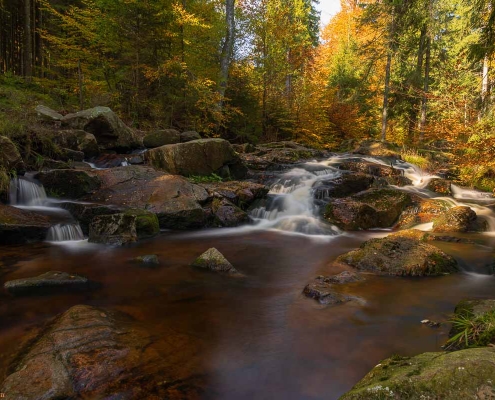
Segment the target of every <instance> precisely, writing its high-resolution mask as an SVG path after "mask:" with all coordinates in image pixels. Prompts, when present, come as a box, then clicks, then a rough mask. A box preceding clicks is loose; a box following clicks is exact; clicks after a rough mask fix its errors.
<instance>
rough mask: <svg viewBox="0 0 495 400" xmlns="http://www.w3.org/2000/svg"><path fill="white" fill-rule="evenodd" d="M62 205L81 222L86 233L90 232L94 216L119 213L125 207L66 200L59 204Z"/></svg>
mask: <svg viewBox="0 0 495 400" xmlns="http://www.w3.org/2000/svg"><path fill="white" fill-rule="evenodd" d="M59 205H60V207H62V208H63V209H65V210H67V211H69V212H70V213H71V215H72V216H73V217H74V218H75V219H76V220H77V221H78V222H79V224H80V225H81V229H82V231H83V232H84V233H86V234H87V233H88V232H89V224H90V223H91V221H92V220H93V218H94V217H95V216H97V215H109V214H118V213H121V212H122V211H123V208H119V207H116V206H112V205H107V204H94V203H80V202H77V203H73V202H70V201H66V202H63V203H60V204H59Z"/></svg>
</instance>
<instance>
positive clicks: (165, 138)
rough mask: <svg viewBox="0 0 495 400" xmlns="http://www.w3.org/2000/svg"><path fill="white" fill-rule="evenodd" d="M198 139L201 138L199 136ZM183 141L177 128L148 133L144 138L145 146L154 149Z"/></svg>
mask: <svg viewBox="0 0 495 400" xmlns="http://www.w3.org/2000/svg"><path fill="white" fill-rule="evenodd" d="M198 139H201V137H199V138H198ZM180 142H181V134H180V133H179V131H176V130H175V129H160V130H158V131H154V132H151V133H148V134H147V135H146V136H145V137H144V139H143V145H144V147H146V148H148V149H154V148H155V147H160V146H165V145H166V144H176V143H180Z"/></svg>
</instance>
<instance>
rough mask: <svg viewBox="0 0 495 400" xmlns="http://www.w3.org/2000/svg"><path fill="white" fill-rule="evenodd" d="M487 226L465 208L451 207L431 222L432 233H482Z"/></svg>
mask: <svg viewBox="0 0 495 400" xmlns="http://www.w3.org/2000/svg"><path fill="white" fill-rule="evenodd" d="M487 229H488V224H487V222H486V221H484V220H480V219H479V218H478V216H477V215H476V213H475V212H474V211H473V210H472V209H471V208H469V207H467V206H459V207H453V208H451V209H449V210H447V211H445V212H444V213H443V214H441V215H440V216H439V217H437V218H436V219H435V220H434V221H433V232H484V231H486V230H487Z"/></svg>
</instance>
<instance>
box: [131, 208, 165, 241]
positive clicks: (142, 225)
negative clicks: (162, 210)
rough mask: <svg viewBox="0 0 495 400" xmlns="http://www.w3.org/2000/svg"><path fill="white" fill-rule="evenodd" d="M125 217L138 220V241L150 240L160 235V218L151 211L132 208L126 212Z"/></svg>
mask: <svg viewBox="0 0 495 400" xmlns="http://www.w3.org/2000/svg"><path fill="white" fill-rule="evenodd" d="M124 215H128V216H133V217H135V218H136V233H137V236H138V239H145V238H150V237H153V236H156V235H158V234H159V233H160V223H159V221H158V217H157V216H156V214H154V213H152V212H151V211H147V210H141V209H136V208H131V209H129V210H126V211H125V212H124Z"/></svg>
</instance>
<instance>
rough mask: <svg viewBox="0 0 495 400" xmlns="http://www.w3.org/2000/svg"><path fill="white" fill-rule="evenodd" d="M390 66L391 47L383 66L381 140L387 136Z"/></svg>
mask: <svg viewBox="0 0 495 400" xmlns="http://www.w3.org/2000/svg"><path fill="white" fill-rule="evenodd" d="M391 67H392V49H391V48H390V49H389V50H388V54H387V65H386V67H385V88H384V90H383V109H382V142H384V141H385V140H386V137H387V122H388V95H389V92H390V69H391Z"/></svg>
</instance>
